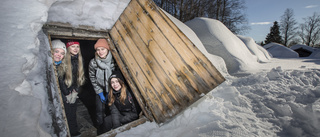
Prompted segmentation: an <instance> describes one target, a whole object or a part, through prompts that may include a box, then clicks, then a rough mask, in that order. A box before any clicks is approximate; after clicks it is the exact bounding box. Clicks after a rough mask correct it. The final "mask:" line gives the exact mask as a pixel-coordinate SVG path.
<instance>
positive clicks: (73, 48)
mask: <svg viewBox="0 0 320 137" xmlns="http://www.w3.org/2000/svg"><path fill="white" fill-rule="evenodd" d="M68 50H69V51H70V53H71V55H72V56H74V55H77V54H78V53H79V51H80V46H79V45H78V44H73V45H71V46H69V47H68Z"/></svg>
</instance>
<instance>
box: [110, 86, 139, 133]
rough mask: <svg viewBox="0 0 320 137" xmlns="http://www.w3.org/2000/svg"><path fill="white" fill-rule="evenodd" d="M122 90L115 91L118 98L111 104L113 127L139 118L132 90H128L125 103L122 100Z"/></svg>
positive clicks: (114, 93)
mask: <svg viewBox="0 0 320 137" xmlns="http://www.w3.org/2000/svg"><path fill="white" fill-rule="evenodd" d="M120 92H121V91H113V95H114V96H115V98H116V99H115V101H114V103H113V104H112V105H111V106H110V111H111V116H112V124H113V128H117V127H119V126H121V125H124V124H127V123H129V122H131V121H134V120H136V119H138V114H137V109H136V107H135V104H134V102H133V98H132V96H131V94H130V92H129V91H128V90H127V91H126V92H127V98H126V99H125V101H124V104H122V103H121V102H120Z"/></svg>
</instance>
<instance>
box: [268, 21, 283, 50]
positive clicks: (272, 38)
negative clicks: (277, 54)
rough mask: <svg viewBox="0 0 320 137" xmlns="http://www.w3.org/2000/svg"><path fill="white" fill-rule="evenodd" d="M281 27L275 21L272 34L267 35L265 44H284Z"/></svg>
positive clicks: (271, 29) (271, 30)
mask: <svg viewBox="0 0 320 137" xmlns="http://www.w3.org/2000/svg"><path fill="white" fill-rule="evenodd" d="M279 28H280V26H279V25H278V22H277V21H275V22H274V23H273V26H272V27H271V28H270V33H269V34H268V35H267V37H266V40H265V41H264V43H265V44H268V43H271V42H276V43H280V44H281V43H282V38H281V36H280V30H279Z"/></svg>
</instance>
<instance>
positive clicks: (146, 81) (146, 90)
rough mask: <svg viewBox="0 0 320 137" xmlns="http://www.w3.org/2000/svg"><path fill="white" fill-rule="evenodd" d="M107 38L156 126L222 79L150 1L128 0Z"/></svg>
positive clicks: (219, 82)
mask: <svg viewBox="0 0 320 137" xmlns="http://www.w3.org/2000/svg"><path fill="white" fill-rule="evenodd" d="M110 35H111V38H112V40H113V42H114V47H115V49H112V50H117V51H118V52H119V55H120V56H121V59H122V60H123V62H124V64H125V65H126V67H127V69H128V71H129V73H130V74H131V77H132V80H133V81H134V82H135V84H136V86H137V88H138V89H139V92H140V93H139V94H140V95H141V96H142V98H143V99H144V100H145V103H146V106H147V108H148V109H149V110H150V111H151V113H152V115H153V117H154V119H155V120H156V122H157V123H163V122H166V121H168V120H170V119H171V118H172V117H174V116H175V115H177V114H178V113H179V112H181V111H182V110H184V109H185V108H186V107H187V106H189V105H191V104H192V103H194V102H195V101H196V100H198V99H199V98H200V95H201V94H206V93H207V92H209V91H211V90H212V89H213V88H215V87H216V86H218V85H219V84H221V83H222V82H223V81H224V80H225V79H224V78H223V76H222V75H221V74H220V73H219V72H218V71H217V69H216V68H215V67H214V66H213V65H212V63H211V62H210V61H209V60H208V59H207V58H206V57H205V56H204V55H203V54H202V53H201V52H200V50H199V49H197V47H196V46H195V45H194V44H193V43H192V42H191V41H190V40H189V39H188V38H187V37H186V36H185V35H184V34H183V33H182V32H181V31H180V30H179V29H178V27H177V26H176V25H175V24H174V23H173V22H172V21H171V20H170V19H169V18H168V17H167V16H166V15H165V14H164V13H163V12H162V11H161V10H159V9H158V7H157V6H156V5H155V4H154V3H153V1H152V0H131V2H130V3H129V4H128V6H127V7H126V9H125V10H124V11H123V13H122V14H121V16H120V17H119V19H118V20H117V22H116V23H115V25H114V26H113V28H112V29H111V30H110ZM111 48H112V47H111Z"/></svg>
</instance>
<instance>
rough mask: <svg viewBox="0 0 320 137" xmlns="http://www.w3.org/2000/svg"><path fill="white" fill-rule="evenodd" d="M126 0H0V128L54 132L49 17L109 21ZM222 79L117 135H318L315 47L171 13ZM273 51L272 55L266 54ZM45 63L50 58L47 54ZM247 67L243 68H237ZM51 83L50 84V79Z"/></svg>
mask: <svg viewBox="0 0 320 137" xmlns="http://www.w3.org/2000/svg"><path fill="white" fill-rule="evenodd" d="M128 2H129V0H103V1H102V0H99V1H98V0H86V1H85V0H77V1H70V0H68V1H56V0H23V1H12V0H4V1H2V3H1V5H0V11H1V15H0V19H1V22H0V27H1V29H0V31H1V33H0V38H1V47H2V50H0V54H1V55H3V57H2V58H1V59H0V61H1V64H2V65H1V67H0V69H1V70H2V71H1V73H0V76H1V78H2V79H1V80H0V83H1V84H0V88H1V92H0V109H1V112H0V123H1V124H0V129H1V130H0V134H1V136H3V137H13V136H25V137H46V136H57V135H56V134H55V131H53V127H52V123H53V122H52V119H51V116H50V115H49V114H50V112H49V109H48V108H47V107H48V106H49V104H48V95H47V92H46V91H47V86H49V87H50V85H47V83H46V72H45V71H46V70H45V69H46V64H47V63H48V60H50V56H49V54H48V51H49V41H48V39H47V37H46V36H45V34H44V33H43V32H42V26H43V24H45V23H46V22H49V21H54V22H68V23H70V24H72V25H74V26H77V25H89V26H93V27H95V28H97V29H110V27H112V25H113V24H114V22H115V21H116V20H117V18H118V16H119V15H120V14H121V13H122V11H123V9H124V8H125V6H126V5H127V4H128ZM170 18H171V19H172V20H173V21H174V22H175V23H176V25H177V26H178V27H179V28H180V29H181V30H182V31H183V32H184V33H185V34H186V35H187V37H189V38H190V40H191V41H193V43H194V44H195V45H196V46H197V47H198V48H199V49H200V50H201V51H202V52H203V53H204V54H205V55H206V56H207V57H208V59H209V60H211V61H212V63H213V64H214V65H215V66H216V67H217V68H218V70H219V71H220V72H221V73H222V74H223V75H224V76H225V78H226V81H225V82H224V83H222V84H221V85H219V86H218V87H216V88H215V89H213V90H212V91H211V92H209V93H208V94H207V95H206V96H204V97H203V98H201V99H200V100H198V101H197V102H196V103H194V104H193V105H191V106H190V107H188V108H187V109H186V110H185V111H183V112H181V113H180V114H179V115H178V116H176V117H175V118H174V119H172V120H171V121H170V122H168V123H163V124H160V125H158V124H156V123H155V122H146V123H144V124H141V125H139V126H137V127H135V128H132V129H130V130H128V131H125V132H123V133H120V134H118V135H117V136H120V137H121V136H139V137H162V136H172V137H180V136H186V137H196V136H199V137H206V136H243V137H248V136H257V137H258V136H282V137H292V136H297V137H298V136H299V137H301V136H305V137H307V136H320V123H319V122H320V121H319V120H320V118H319V117H320V99H319V97H320V67H319V65H320V54H319V53H320V52H319V49H317V50H316V51H314V52H313V53H312V54H311V55H312V56H311V55H310V57H305V58H298V57H297V56H293V55H291V54H293V53H294V52H291V51H290V52H288V51H287V49H284V48H278V50H281V53H282V57H291V58H277V56H278V55H279V54H278V53H276V54H272V53H273V52H270V51H269V52H268V49H267V50H265V49H264V48H261V47H259V45H257V44H255V43H254V42H253V40H252V39H251V38H249V37H245V36H236V35H234V34H232V33H231V32H230V31H229V30H228V29H227V28H226V27H225V26H224V25H223V24H222V23H221V22H219V21H217V20H213V19H207V18H195V19H194V20H191V21H189V22H188V23H185V24H186V25H185V24H184V23H182V22H179V21H178V20H177V19H174V18H173V17H170ZM270 54H271V55H270ZM49 63H50V62H49ZM240 74H245V75H240ZM51 88H52V87H51Z"/></svg>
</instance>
